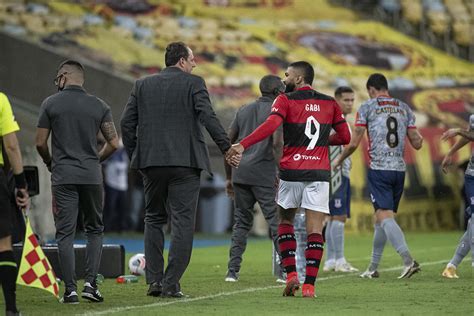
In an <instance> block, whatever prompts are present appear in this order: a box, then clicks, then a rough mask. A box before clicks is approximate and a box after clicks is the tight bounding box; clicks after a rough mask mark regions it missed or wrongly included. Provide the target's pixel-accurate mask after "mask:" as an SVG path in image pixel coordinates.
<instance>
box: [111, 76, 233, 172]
mask: <svg viewBox="0 0 474 316" xmlns="http://www.w3.org/2000/svg"><path fill="white" fill-rule="evenodd" d="M120 126H121V129H122V138H123V144H124V146H125V150H126V151H127V153H128V155H129V158H130V166H131V168H132V169H143V168H146V167H159V166H179V167H193V168H198V169H202V170H206V171H208V172H209V173H210V172H211V169H210V163H209V152H208V150H207V146H206V143H205V141H204V136H203V134H202V126H204V127H205V128H206V130H207V131H208V133H209V134H210V135H211V137H212V139H213V140H214V142H215V143H216V144H217V146H218V147H219V149H220V150H221V152H222V153H224V152H226V151H227V150H228V149H229V147H230V141H229V138H228V137H227V133H226V132H225V130H224V128H223V127H222V125H221V124H220V122H219V120H218V119H217V116H216V113H215V112H214V110H213V108H212V106H211V101H210V99H209V93H208V92H207V88H206V84H205V82H204V80H203V79H202V78H201V77H199V76H195V75H192V74H189V73H186V72H184V71H182V70H181V69H179V68H177V67H167V68H165V69H163V70H162V71H161V72H160V73H158V74H155V75H152V76H149V77H145V78H141V79H139V80H137V81H136V82H135V84H134V86H133V89H132V92H131V94H130V98H129V99H128V103H127V105H126V106H125V109H124V111H123V114H122V118H121V121H120Z"/></svg>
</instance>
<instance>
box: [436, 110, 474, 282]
mask: <svg viewBox="0 0 474 316" xmlns="http://www.w3.org/2000/svg"><path fill="white" fill-rule="evenodd" d="M458 135H459V136H461V138H460V139H458V141H457V142H456V143H455V144H454V145H453V147H451V149H450V150H449V152H448V153H447V154H446V156H445V157H444V159H443V162H442V163H441V167H442V168H443V171H444V172H445V173H447V171H448V167H449V166H450V165H451V164H452V159H453V155H454V153H456V152H457V151H458V150H459V149H461V148H462V147H464V146H465V145H467V144H469V143H471V142H473V141H474V114H471V116H470V117H469V128H468V129H467V130H465V129H461V128H452V129H449V130H447V131H446V132H445V133H444V134H443V136H442V137H441V139H443V140H447V139H450V138H453V137H456V136H458ZM464 189H465V190H466V196H467V199H468V201H469V203H470V204H469V205H468V207H467V209H466V213H467V214H468V217H469V218H470V219H469V221H468V224H467V229H466V232H465V233H464V235H463V236H462V237H461V240H460V241H459V244H458V247H457V248H456V252H455V253H454V256H453V258H452V259H451V260H450V261H449V263H448V264H447V265H446V268H445V269H444V271H443V273H442V276H444V277H446V278H449V279H453V278H456V279H457V278H458V275H457V274H456V268H457V266H458V265H459V264H460V263H461V261H462V259H464V257H465V256H466V255H467V254H468V252H469V250H471V254H472V267H473V268H474V219H473V218H474V215H472V213H473V212H472V211H473V210H474V152H473V153H472V155H471V159H470V160H469V164H468V165H467V168H466V173H465V175H464Z"/></svg>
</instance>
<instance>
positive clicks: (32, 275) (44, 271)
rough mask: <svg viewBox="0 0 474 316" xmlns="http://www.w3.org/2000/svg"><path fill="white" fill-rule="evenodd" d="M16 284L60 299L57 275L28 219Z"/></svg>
mask: <svg viewBox="0 0 474 316" xmlns="http://www.w3.org/2000/svg"><path fill="white" fill-rule="evenodd" d="M16 283H17V284H20V285H26V286H31V287H37V288H40V289H43V290H46V291H48V292H51V293H52V294H53V295H54V296H56V297H59V288H58V283H57V282H56V274H54V271H53V268H52V267H51V264H49V261H48V258H46V256H45V254H44V252H43V249H41V246H40V245H39V244H38V240H37V239H36V236H35V234H33V230H32V229H31V226H30V221H29V220H28V219H26V233H25V241H24V243H23V253H22V255H21V263H20V269H19V270H18V278H17V279H16Z"/></svg>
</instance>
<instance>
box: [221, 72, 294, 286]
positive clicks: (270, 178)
mask: <svg viewBox="0 0 474 316" xmlns="http://www.w3.org/2000/svg"><path fill="white" fill-rule="evenodd" d="M284 91H285V85H284V84H283V82H282V81H281V79H280V78H279V77H277V76H273V75H267V76H265V77H263V78H262V79H261V80H260V92H261V93H262V96H261V97H260V98H258V99H257V100H256V101H255V102H252V103H250V104H248V105H245V106H243V107H241V108H240V109H239V110H238V111H237V113H236V115H235V118H234V120H233V122H232V123H231V126H230V128H229V138H230V141H231V143H238V142H239V141H240V140H241V139H243V138H244V137H246V136H247V135H249V134H250V133H252V132H253V131H254V130H255V129H256V128H257V127H258V126H259V125H260V124H262V123H263V122H264V121H265V120H266V119H267V117H268V115H269V114H270V111H271V107H272V103H273V100H275V98H276V97H277V96H278V95H279V94H280V93H282V92H284ZM275 134H277V135H279V136H277V135H274V136H273V137H269V138H267V139H266V140H265V141H262V142H260V143H258V144H256V145H255V146H252V147H251V148H249V149H248V151H247V150H246V151H245V152H244V154H243V156H242V160H241V162H240V165H239V168H238V169H232V168H231V167H230V166H229V165H228V164H227V163H225V167H226V168H225V170H226V176H227V181H226V191H227V194H228V195H229V196H231V197H234V205H235V210H234V226H233V227H232V241H231V246H230V251H229V263H228V270H227V275H226V277H225V281H226V282H236V281H238V279H239V271H240V266H241V263H242V255H243V253H244V251H245V248H246V246H247V237H248V233H249V231H250V229H251V228H252V224H253V217H254V209H253V208H254V205H255V203H256V202H258V204H259V205H260V208H261V210H262V213H263V216H264V217H265V220H266V221H267V223H268V225H269V226H270V232H271V235H272V239H273V242H274V244H275V249H278V244H277V237H278V223H279V221H278V215H277V211H276V210H277V206H276V202H275V196H276V179H277V173H276V172H277V167H278V162H279V159H280V157H281V151H282V148H283V138H282V136H281V129H279V130H277V132H275Z"/></svg>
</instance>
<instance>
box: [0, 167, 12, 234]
mask: <svg viewBox="0 0 474 316" xmlns="http://www.w3.org/2000/svg"><path fill="white" fill-rule="evenodd" d="M0 166H1V165H0ZM11 234H12V209H11V201H10V192H9V191H8V185H7V177H6V176H5V173H4V172H3V169H1V168H0V238H4V237H7V236H10V235H11Z"/></svg>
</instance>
